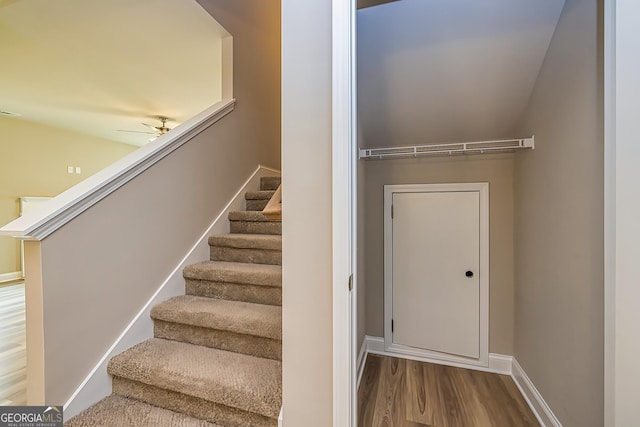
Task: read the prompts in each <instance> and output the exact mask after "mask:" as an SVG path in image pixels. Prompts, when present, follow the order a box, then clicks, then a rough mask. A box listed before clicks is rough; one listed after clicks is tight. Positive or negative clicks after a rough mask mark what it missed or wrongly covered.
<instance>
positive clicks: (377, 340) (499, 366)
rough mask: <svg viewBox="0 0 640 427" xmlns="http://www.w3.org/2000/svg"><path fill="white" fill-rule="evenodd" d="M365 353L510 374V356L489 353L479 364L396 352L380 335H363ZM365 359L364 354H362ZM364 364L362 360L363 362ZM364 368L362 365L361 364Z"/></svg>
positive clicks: (418, 353) (422, 354)
mask: <svg viewBox="0 0 640 427" xmlns="http://www.w3.org/2000/svg"><path fill="white" fill-rule="evenodd" d="M365 343H366V344H363V346H365V345H366V353H367V354H379V355H382V356H389V357H399V358H401V359H408V360H416V361H418V362H427V363H435V364H437V365H445V366H454V367H456V368H465V369H473V370H474V371H482V372H491V373H494V374H503V375H511V360H512V357H511V356H507V355H503V354H496V353H489V356H488V360H489V362H488V363H487V366H481V365H478V364H477V363H468V362H467V361H466V360H464V359H463V360H452V359H443V358H441V357H432V356H430V355H426V354H424V353H421V352H416V353H397V352H395V351H389V350H387V349H386V348H385V345H384V338H382V337H371V336H368V335H367V336H366V337H365ZM364 359H365V360H366V355H365V356H364ZM363 365H364V362H363ZM363 369H364V366H363Z"/></svg>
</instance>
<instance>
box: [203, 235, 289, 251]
mask: <svg viewBox="0 0 640 427" xmlns="http://www.w3.org/2000/svg"><path fill="white" fill-rule="evenodd" d="M209 245H210V246H224V247H228V248H242V249H269V250H282V236H280V235H278V234H240V233H229V234H221V235H213V236H209Z"/></svg>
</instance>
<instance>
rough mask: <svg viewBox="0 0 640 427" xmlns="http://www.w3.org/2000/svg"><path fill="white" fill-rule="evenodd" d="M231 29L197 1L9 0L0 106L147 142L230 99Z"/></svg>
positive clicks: (2, 16)
mask: <svg viewBox="0 0 640 427" xmlns="http://www.w3.org/2000/svg"><path fill="white" fill-rule="evenodd" d="M226 35H227V33H226V31H225V30H224V28H222V27H221V26H220V25H219V24H218V23H217V22H216V21H215V20H214V19H213V18H212V17H211V15H209V14H208V13H207V12H206V11H205V10H203V9H202V8H201V7H200V5H198V3H196V1H195V0H162V1H160V2H158V1H156V0H135V1H131V0H109V1H104V0H55V1H42V0H0V40H1V42H0V58H2V66H1V67H0V110H5V111H10V112H15V113H19V114H20V115H21V116H22V120H27V121H33V122H39V123H44V124H48V125H52V126H56V127H59V128H64V129H70V130H74V131H77V132H82V133H86V134H90V135H94V136H98V137H101V138H106V139H110V140H114V141H120V142H125V143H129V144H134V145H143V144H144V143H146V142H148V141H149V138H150V135H147V134H136V133H125V132H118V129H130V130H138V131H145V130H149V129H147V128H146V127H144V126H143V125H141V124H140V123H141V122H145V123H149V124H152V125H154V126H158V125H160V122H159V121H158V120H154V117H157V116H166V117H169V118H171V119H172V120H171V121H170V122H169V123H168V126H170V127H173V126H175V125H176V124H177V123H179V122H182V121H184V120H186V119H188V118H190V117H192V116H194V115H196V114H197V113H199V112H201V111H203V110H204V109H206V108H207V107H209V106H210V105H212V104H214V103H215V102H217V101H219V100H220V96H221V95H220V92H221V82H220V79H221V75H220V61H221V39H222V37H224V36H226Z"/></svg>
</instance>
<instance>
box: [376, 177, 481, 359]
mask: <svg viewBox="0 0 640 427" xmlns="http://www.w3.org/2000/svg"><path fill="white" fill-rule="evenodd" d="M451 191H474V192H478V194H479V200H480V224H479V225H480V230H479V231H480V272H481V274H480V295H479V304H480V307H479V329H480V331H479V355H480V356H479V357H478V358H477V359H476V358H470V357H464V356H457V355H453V354H448V353H443V352H436V351H430V350H426V349H418V348H415V347H408V346H405V345H400V344H396V343H394V342H393V332H392V331H391V319H393V247H392V242H393V219H392V213H391V205H392V203H393V195H394V194H395V193H423V192H451ZM489 274H490V272H489V183H487V182H475V183H443V184H400V185H385V186H384V348H385V351H388V352H390V353H395V354H404V355H407V356H409V357H415V358H418V360H422V359H429V360H432V359H440V360H442V361H443V362H448V363H457V364H462V365H477V366H483V367H489Z"/></svg>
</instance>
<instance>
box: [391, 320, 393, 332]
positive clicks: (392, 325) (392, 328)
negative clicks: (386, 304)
mask: <svg viewBox="0 0 640 427" xmlns="http://www.w3.org/2000/svg"><path fill="white" fill-rule="evenodd" d="M391 332H393V319H391Z"/></svg>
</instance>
